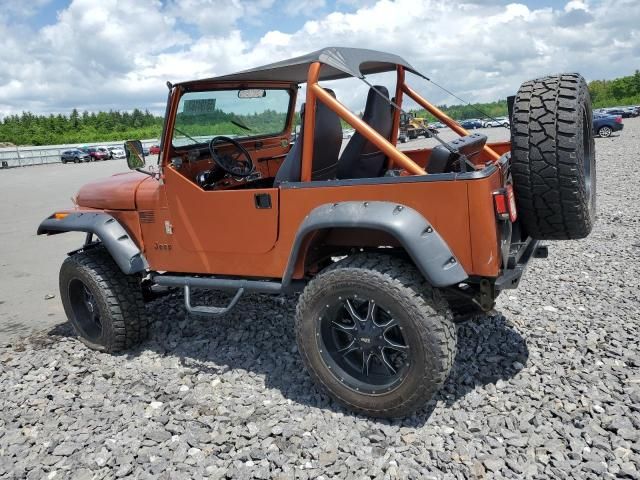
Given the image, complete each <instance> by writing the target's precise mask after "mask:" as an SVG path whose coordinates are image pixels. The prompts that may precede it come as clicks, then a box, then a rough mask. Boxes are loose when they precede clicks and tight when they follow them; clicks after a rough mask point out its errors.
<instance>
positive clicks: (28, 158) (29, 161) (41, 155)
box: [0, 139, 159, 169]
mask: <svg viewBox="0 0 640 480" xmlns="http://www.w3.org/2000/svg"><path fill="white" fill-rule="evenodd" d="M158 143H159V141H158V140H157V139H148V140H143V141H142V145H143V146H145V147H150V146H151V145H155V144H158ZM85 145H87V144H86V143H75V144H69V145H44V146H40V147H33V146H30V147H3V148H0V169H2V168H13V167H29V166H33V165H44V164H47V163H59V162H60V161H61V160H60V155H61V154H62V152H64V151H65V150H71V149H72V148H78V147H83V146H85ZM123 145H124V140H123V141H121V142H103V143H95V144H91V146H101V147H103V146H104V147H122V146H123Z"/></svg>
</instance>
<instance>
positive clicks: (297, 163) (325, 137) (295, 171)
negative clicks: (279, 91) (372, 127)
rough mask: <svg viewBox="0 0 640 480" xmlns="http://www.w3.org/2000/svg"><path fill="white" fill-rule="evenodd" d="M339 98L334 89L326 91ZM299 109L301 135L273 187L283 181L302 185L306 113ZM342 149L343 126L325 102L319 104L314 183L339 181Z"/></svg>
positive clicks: (314, 135)
mask: <svg viewBox="0 0 640 480" xmlns="http://www.w3.org/2000/svg"><path fill="white" fill-rule="evenodd" d="M325 90H326V91H327V92H329V93H330V94H331V96H333V98H335V97H336V94H335V93H334V92H333V90H330V89H328V88H325ZM304 107H305V104H304V103H303V104H302V107H301V108H300V135H299V136H298V138H297V139H296V142H295V143H294V144H293V147H292V148H291V150H289V153H288V154H287V156H286V157H285V159H284V161H283V162H282V165H280V168H279V169H278V173H276V178H275V180H274V181H273V186H274V187H277V186H278V185H279V184H280V183H282V182H299V181H300V177H301V169H302V139H303V138H304V110H305V108H304ZM341 146H342V125H341V124H340V118H339V117H338V115H337V114H336V113H335V112H334V111H333V110H331V109H330V108H329V107H327V106H326V105H325V104H324V103H322V102H320V101H317V102H316V127H315V131H314V133H313V164H312V165H311V180H329V179H332V178H336V171H337V169H338V154H339V153H340V147H341Z"/></svg>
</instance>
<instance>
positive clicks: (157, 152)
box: [149, 145, 160, 155]
mask: <svg viewBox="0 0 640 480" xmlns="http://www.w3.org/2000/svg"><path fill="white" fill-rule="evenodd" d="M149 154H151V155H160V145H151V147H150V148H149Z"/></svg>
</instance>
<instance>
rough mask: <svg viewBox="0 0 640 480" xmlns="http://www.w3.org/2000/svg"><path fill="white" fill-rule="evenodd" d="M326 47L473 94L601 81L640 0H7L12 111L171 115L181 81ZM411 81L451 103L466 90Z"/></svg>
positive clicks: (5, 50) (629, 38)
mask: <svg viewBox="0 0 640 480" xmlns="http://www.w3.org/2000/svg"><path fill="white" fill-rule="evenodd" d="M324 46H348V47H363V48H371V49H376V50H383V51H388V52H392V53H396V54H399V55H401V56H402V57H404V58H405V59H406V60H407V61H408V62H409V63H411V64H412V65H413V66H414V67H416V68H417V69H418V70H419V71H421V72H423V73H424V74H426V75H427V76H429V77H431V78H433V79H434V80H435V81H437V82H438V83H440V84H441V85H443V86H445V87H447V88H448V89H449V90H452V91H454V92H456V93H457V94H458V95H459V96H461V97H462V98H464V99H466V100H469V101H474V102H475V101H492V100H496V99H499V98H504V97H506V96H507V95H511V94H513V93H515V91H516V90H517V88H518V86H519V85H520V84H521V83H522V82H524V81H526V80H528V79H532V78H536V77H539V76H543V75H546V74H550V73H559V72H580V73H582V74H583V75H584V76H585V77H586V78H587V79H588V80H593V79H608V78H615V77H617V76H621V75H629V74H632V73H633V72H634V71H635V70H636V69H640V1H639V0H570V1H568V0H521V1H520V2H510V1H503V0H461V1H455V0H448V1H444V0H440V1H436V0H163V1H160V0H72V1H68V0H67V1H63V0H0V117H2V116H6V115H10V114H15V113H20V112H22V111H31V112H35V113H43V114H48V113H63V114H68V113H69V112H70V111H71V109H73V108H78V109H79V110H80V111H83V110H89V111H99V110H110V109H119V110H131V109H133V108H136V107H137V108H142V109H145V108H148V109H149V110H151V111H152V112H154V113H157V114H162V113H163V112H164V104H165V101H166V96H167V88H166V85H165V84H166V81H167V80H169V81H171V82H178V81H182V80H191V79H197V78H204V77H211V76H216V75H222V74H226V73H232V72H234V71H238V70H244V69H246V68H250V67H255V66H259V65H262V64H266V63H270V62H274V61H277V60H282V59H285V58H289V57H292V56H296V55H301V54H304V53H308V52H311V51H313V50H317V49H319V48H322V47H324ZM354 82H355V83H354ZM377 83H381V84H386V85H389V86H390V85H391V83H392V82H391V80H390V78H389V77H388V76H386V77H385V76H382V78H381V79H380V80H379V81H377ZM410 83H411V84H412V85H413V86H414V87H415V88H416V89H417V90H418V91H420V92H421V93H424V94H425V96H426V97H427V98H429V99H430V100H432V101H433V102H435V103H437V104H442V103H447V104H453V103H459V102H458V101H456V100H454V99H452V98H451V97H449V96H448V95H447V94H446V93H444V92H442V91H440V90H439V89H437V88H435V87H434V86H433V85H430V84H428V83H426V82H424V81H421V80H419V79H417V78H416V79H415V80H414V79H410ZM332 88H335V89H336V93H337V95H338V98H339V99H340V100H341V101H342V102H343V103H345V104H346V105H348V106H350V107H351V108H352V109H354V110H357V109H358V108H359V107H360V106H361V105H362V104H363V103H364V98H365V96H366V91H367V87H366V86H365V85H363V84H361V83H360V82H357V81H355V80H354V81H351V83H349V81H347V82H345V85H339V84H338V82H336V85H335V86H334V85H332Z"/></svg>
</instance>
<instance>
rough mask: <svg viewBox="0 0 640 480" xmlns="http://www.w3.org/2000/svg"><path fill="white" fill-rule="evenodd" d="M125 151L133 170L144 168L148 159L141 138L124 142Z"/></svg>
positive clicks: (128, 163)
mask: <svg viewBox="0 0 640 480" xmlns="http://www.w3.org/2000/svg"><path fill="white" fill-rule="evenodd" d="M124 151H125V153H126V154H127V165H128V166H129V168H130V169H131V170H138V169H139V168H144V166H145V164H146V159H145V157H144V150H143V148H142V142H141V141H140V140H127V141H126V142H124Z"/></svg>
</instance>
